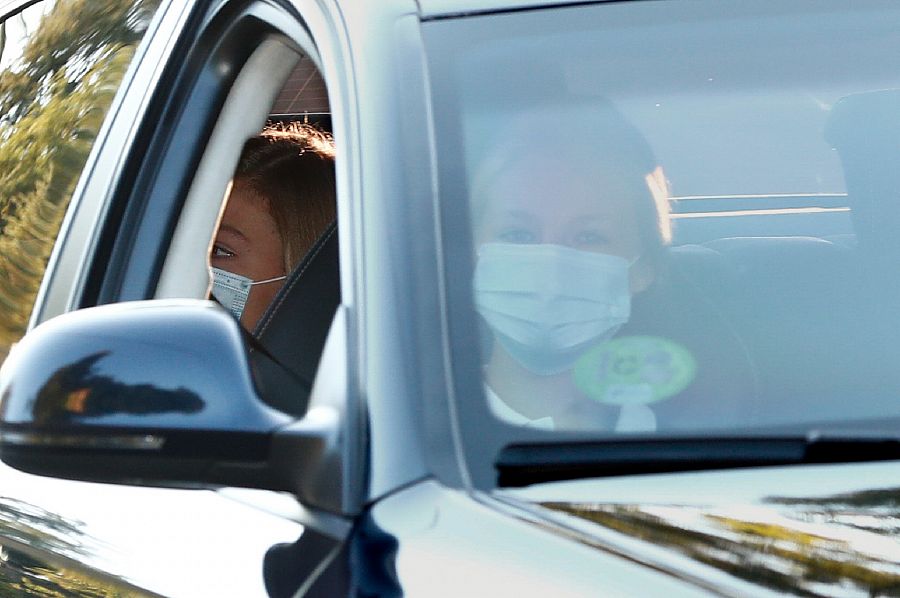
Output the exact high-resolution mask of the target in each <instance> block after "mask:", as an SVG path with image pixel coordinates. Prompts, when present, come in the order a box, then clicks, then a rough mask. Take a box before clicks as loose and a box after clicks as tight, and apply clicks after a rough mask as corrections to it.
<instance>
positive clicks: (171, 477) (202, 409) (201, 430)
mask: <svg viewBox="0 0 900 598" xmlns="http://www.w3.org/2000/svg"><path fill="white" fill-rule="evenodd" d="M339 420H340V415H339V413H338V411H337V410H335V409H329V408H327V407H323V406H318V407H314V408H311V409H310V411H309V413H307V415H306V416H304V418H303V419H301V420H296V419H295V418H293V417H291V416H289V415H287V414H284V413H282V412H280V411H277V410H275V409H273V408H271V407H269V406H267V405H266V404H265V403H264V402H263V401H261V400H260V398H259V397H258V395H257V391H256V386H255V384H254V381H253V377H252V375H251V371H250V367H249V366H248V360H247V352H246V348H245V346H244V342H243V338H242V336H241V331H240V328H239V325H238V323H237V322H236V321H235V320H234V319H233V318H232V317H231V316H229V315H228V314H227V313H226V312H225V311H224V310H223V309H222V308H221V307H220V306H218V305H216V304H214V303H212V302H209V301H200V300H174V301H141V302H134V303H121V304H116V305H108V306H102V307H96V308H90V309H84V310H80V311H77V312H73V313H70V314H66V315H63V316H59V317H57V318H54V319H53V320H50V321H48V322H46V323H44V324H42V325H40V326H38V327H37V328H35V329H34V330H33V331H31V332H29V333H28V334H27V335H26V336H25V337H24V338H23V339H22V341H21V342H20V343H19V344H18V345H16V346H15V347H14V349H13V350H12V352H11V353H10V355H9V357H8V358H7V360H6V361H5V362H4V364H3V366H2V368H0V458H2V460H3V461H4V462H5V463H7V464H8V465H11V466H12V467H15V468H17V469H21V470H23V471H26V472H29V473H36V474H40V475H48V476H54V477H62V478H71V479H80V480H89V481H97V482H113V483H129V484H144V485H155V486H180V487H215V486H243V487H250V488H264V489H270V490H283V491H288V492H292V493H294V494H296V495H298V496H299V497H300V498H301V499H303V500H305V501H306V502H307V504H311V505H312V506H319V507H321V508H325V509H327V510H330V511H335V512H341V511H344V510H345V509H344V508H343V507H345V506H346V501H344V500H342V499H343V498H345V497H344V496H342V493H341V483H340V477H341V476H340V467H339V466H338V467H337V469H335V468H334V467H331V465H333V464H334V462H335V460H336V459H335V457H334V455H335V453H337V454H339V451H340V447H339V444H340V443H339V439H340V436H341V434H340V433H339V429H338V428H339ZM338 461H339V460H338Z"/></svg>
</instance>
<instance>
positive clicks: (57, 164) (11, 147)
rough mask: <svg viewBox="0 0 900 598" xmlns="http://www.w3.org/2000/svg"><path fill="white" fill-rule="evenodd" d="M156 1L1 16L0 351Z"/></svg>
mask: <svg viewBox="0 0 900 598" xmlns="http://www.w3.org/2000/svg"><path fill="white" fill-rule="evenodd" d="M157 5H158V0H45V1H44V2H42V3H39V4H37V5H34V6H32V7H31V8H28V9H26V10H25V11H24V12H23V13H22V14H21V15H18V16H13V17H11V18H10V19H9V20H8V21H5V22H4V23H2V24H0V65H5V66H4V67H3V69H2V70H0V359H2V358H5V356H6V353H7V351H8V350H9V347H10V345H11V344H12V343H14V342H16V341H17V340H18V339H19V338H20V337H21V336H22V334H23V333H24V331H25V327H26V326H27V324H28V318H29V317H30V315H31V310H32V307H33V304H34V299H35V296H36V295H37V292H38V288H39V287H40V283H41V279H42V277H43V274H44V270H45V268H46V266H47V261H48V260H49V258H50V253H51V251H52V249H53V244H54V242H55V241H56V236H57V233H58V231H59V228H60V225H61V223H62V219H63V217H64V215H65V212H66V209H67V207H68V203H69V199H70V198H71V196H72V193H73V192H74V190H75V186H76V184H77V182H78V177H79V175H80V174H81V170H82V168H83V167H84V164H85V162H86V161H87V158H88V154H89V153H90V150H91V146H92V145H93V143H94V141H95V139H96V137H97V133H98V131H99V129H100V126H101V124H102V123H103V119H104V117H105V115H106V112H107V111H108V110H109V107H110V104H111V103H112V100H113V97H114V95H115V93H116V90H117V88H118V86H119V83H120V82H121V80H122V78H123V77H124V75H125V71H126V69H127V68H128V64H129V62H130V60H131V58H132V56H133V55H134V51H135V48H136V46H137V44H138V43H139V42H140V40H141V37H142V36H143V34H144V32H145V31H146V29H147V26H148V25H149V22H150V19H151V18H152V16H153V12H154V10H155V9H156V7H157ZM14 21H15V22H14ZM13 25H16V27H15V33H16V34H15V35H14V34H13V33H14V31H13V30H14V27H13Z"/></svg>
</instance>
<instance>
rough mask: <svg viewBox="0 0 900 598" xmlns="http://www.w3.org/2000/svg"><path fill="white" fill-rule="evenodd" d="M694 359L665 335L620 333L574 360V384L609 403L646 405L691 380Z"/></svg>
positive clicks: (693, 372) (694, 365) (666, 395)
mask: <svg viewBox="0 0 900 598" xmlns="http://www.w3.org/2000/svg"><path fill="white" fill-rule="evenodd" d="M696 373H697V362H696V360H695V359H694V356H693V355H691V352H690V351H688V350H687V349H686V348H684V347H683V346H681V345H680V344H678V343H676V342H675V341H672V340H670V339H667V338H662V337H658V336H623V337H621V338H615V339H612V340H610V341H607V342H605V343H603V344H601V345H598V346H596V347H594V348H593V349H591V350H589V351H588V352H587V353H585V354H584V355H582V356H581V357H580V358H579V359H578V361H577V362H576V363H575V367H574V368H573V370H572V375H573V377H574V379H575V385H576V386H578V388H579V389H581V391H582V392H584V393H585V394H586V395H587V396H589V397H590V398H592V399H593V400H595V401H598V402H600V403H606V404H609V405H646V404H648V403H655V402H657V401H662V400H663V399H668V398H669V397H673V396H675V395H677V394H678V393H680V392H681V391H682V390H684V389H685V388H687V387H688V385H689V384H690V383H691V382H693V380H694V376H695V375H696Z"/></svg>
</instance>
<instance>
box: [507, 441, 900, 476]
mask: <svg viewBox="0 0 900 598" xmlns="http://www.w3.org/2000/svg"><path fill="white" fill-rule="evenodd" d="M895 459H900V438H898V437H871V436H861V437H854V436H840V437H837V436H828V435H824V434H822V433H819V432H812V433H809V434H807V435H806V436H797V437H785V436H778V437H752V438H748V437H736V438H728V437H707V438H703V437H691V438H652V439H646V438H644V439H621V440H604V441H590V442H569V443H553V444H539V443H534V444H513V445H509V446H507V447H505V448H504V449H503V450H502V451H500V455H499V457H498V458H497V462H496V464H495V467H496V469H497V474H498V480H497V482H498V485H499V486H501V487H518V486H527V485H529V484H538V483H541V482H552V481H559V480H571V479H578V478H593V477H611V476H622V475H635V474H645V473H670V472H683V471H707V470H714V469H735V468H740V467H764V466H773V465H800V464H807V465H808V464H816V463H820V464H824V463H858V462H867V461H891V460H895Z"/></svg>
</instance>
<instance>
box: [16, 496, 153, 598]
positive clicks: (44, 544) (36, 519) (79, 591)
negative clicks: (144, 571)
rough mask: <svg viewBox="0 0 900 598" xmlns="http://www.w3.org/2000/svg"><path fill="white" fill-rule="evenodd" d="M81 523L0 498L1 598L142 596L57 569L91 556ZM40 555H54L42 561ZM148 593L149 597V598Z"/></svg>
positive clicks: (114, 584) (78, 570)
mask: <svg viewBox="0 0 900 598" xmlns="http://www.w3.org/2000/svg"><path fill="white" fill-rule="evenodd" d="M83 525H84V524H83V523H82V522H80V521H72V520H68V519H64V518H62V517H60V516H59V515H56V514H53V513H50V512H48V511H45V510H43V509H41V508H39V507H36V506H34V505H30V504H28V503H25V502H22V501H19V500H16V499H12V498H2V497H0V596H42V597H60V598H62V597H68V596H86V597H98V598H99V597H101V596H102V597H113V596H115V597H118V596H121V597H125V596H135V595H140V594H144V592H140V591H138V590H136V589H135V588H133V587H130V586H127V585H126V584H124V583H119V582H116V581H113V580H111V579H103V578H101V577H100V576H99V575H96V576H95V575H90V574H89V573H86V572H85V570H84V569H83V568H75V567H64V566H57V565H55V564H54V563H58V562H60V561H61V560H63V561H64V560H72V562H78V561H80V560H83V559H85V558H86V557H88V556H90V555H91V550H90V548H89V541H93V540H91V539H90V538H88V536H87V535H86V534H85V533H84V532H83V530H82V527H83ZM41 555H52V557H51V558H50V559H49V560H43V559H42V558H40V557H41ZM146 595H149V594H146Z"/></svg>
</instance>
